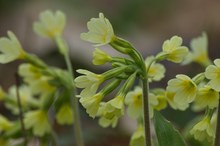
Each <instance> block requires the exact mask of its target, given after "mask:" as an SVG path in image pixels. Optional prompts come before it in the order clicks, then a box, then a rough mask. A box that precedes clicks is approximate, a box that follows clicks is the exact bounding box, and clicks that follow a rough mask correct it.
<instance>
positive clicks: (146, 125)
mask: <svg viewBox="0 0 220 146" xmlns="http://www.w3.org/2000/svg"><path fill="white" fill-rule="evenodd" d="M142 82H143V111H144V131H145V146H151V132H150V131H151V130H150V116H149V115H150V113H149V83H148V79H147V78H144V79H143V80H142Z"/></svg>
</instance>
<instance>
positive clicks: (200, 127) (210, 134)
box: [190, 117, 215, 142]
mask: <svg viewBox="0 0 220 146" xmlns="http://www.w3.org/2000/svg"><path fill="white" fill-rule="evenodd" d="M190 133H191V134H192V135H194V138H195V139H197V140H199V141H203V140H208V141H209V142H211V141H213V140H214V137H215V132H214V129H213V127H212V125H211V123H210V118H209V117H205V118H204V119H203V120H202V121H200V122H199V123H197V124H196V125H195V126H194V127H193V128H192V130H191V131H190Z"/></svg>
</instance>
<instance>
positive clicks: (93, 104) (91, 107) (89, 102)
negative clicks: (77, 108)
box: [79, 92, 104, 118]
mask: <svg viewBox="0 0 220 146" xmlns="http://www.w3.org/2000/svg"><path fill="white" fill-rule="evenodd" d="M103 97H104V94H102V93H101V92H100V93H97V94H95V95H94V96H90V97H81V98H80V100H79V101H80V103H81V104H82V106H83V107H84V108H85V109H86V112H87V113H88V114H89V116H90V117H92V118H95V116H96V114H97V112H98V109H99V104H100V102H101V100H102V99H103Z"/></svg>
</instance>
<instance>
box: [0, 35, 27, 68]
mask: <svg viewBox="0 0 220 146" xmlns="http://www.w3.org/2000/svg"><path fill="white" fill-rule="evenodd" d="M8 37H9V38H6V37H1V38H0V63H3V64H5V63H9V62H12V61H14V60H16V59H24V58H25V56H26V53H25V51H24V50H23V49H22V47H21V44H20V43H19V41H18V39H17V38H16V36H15V34H14V33H13V32H11V31H8Z"/></svg>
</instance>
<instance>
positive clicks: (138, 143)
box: [129, 125, 145, 146]
mask: <svg viewBox="0 0 220 146" xmlns="http://www.w3.org/2000/svg"><path fill="white" fill-rule="evenodd" d="M144 141H145V140H144V127H143V125H139V126H138V128H137V129H136V130H135V132H134V133H133V134H132V137H131V140H130V144H129V145H130V146H144V145H145V144H144V143H145V142H144Z"/></svg>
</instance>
